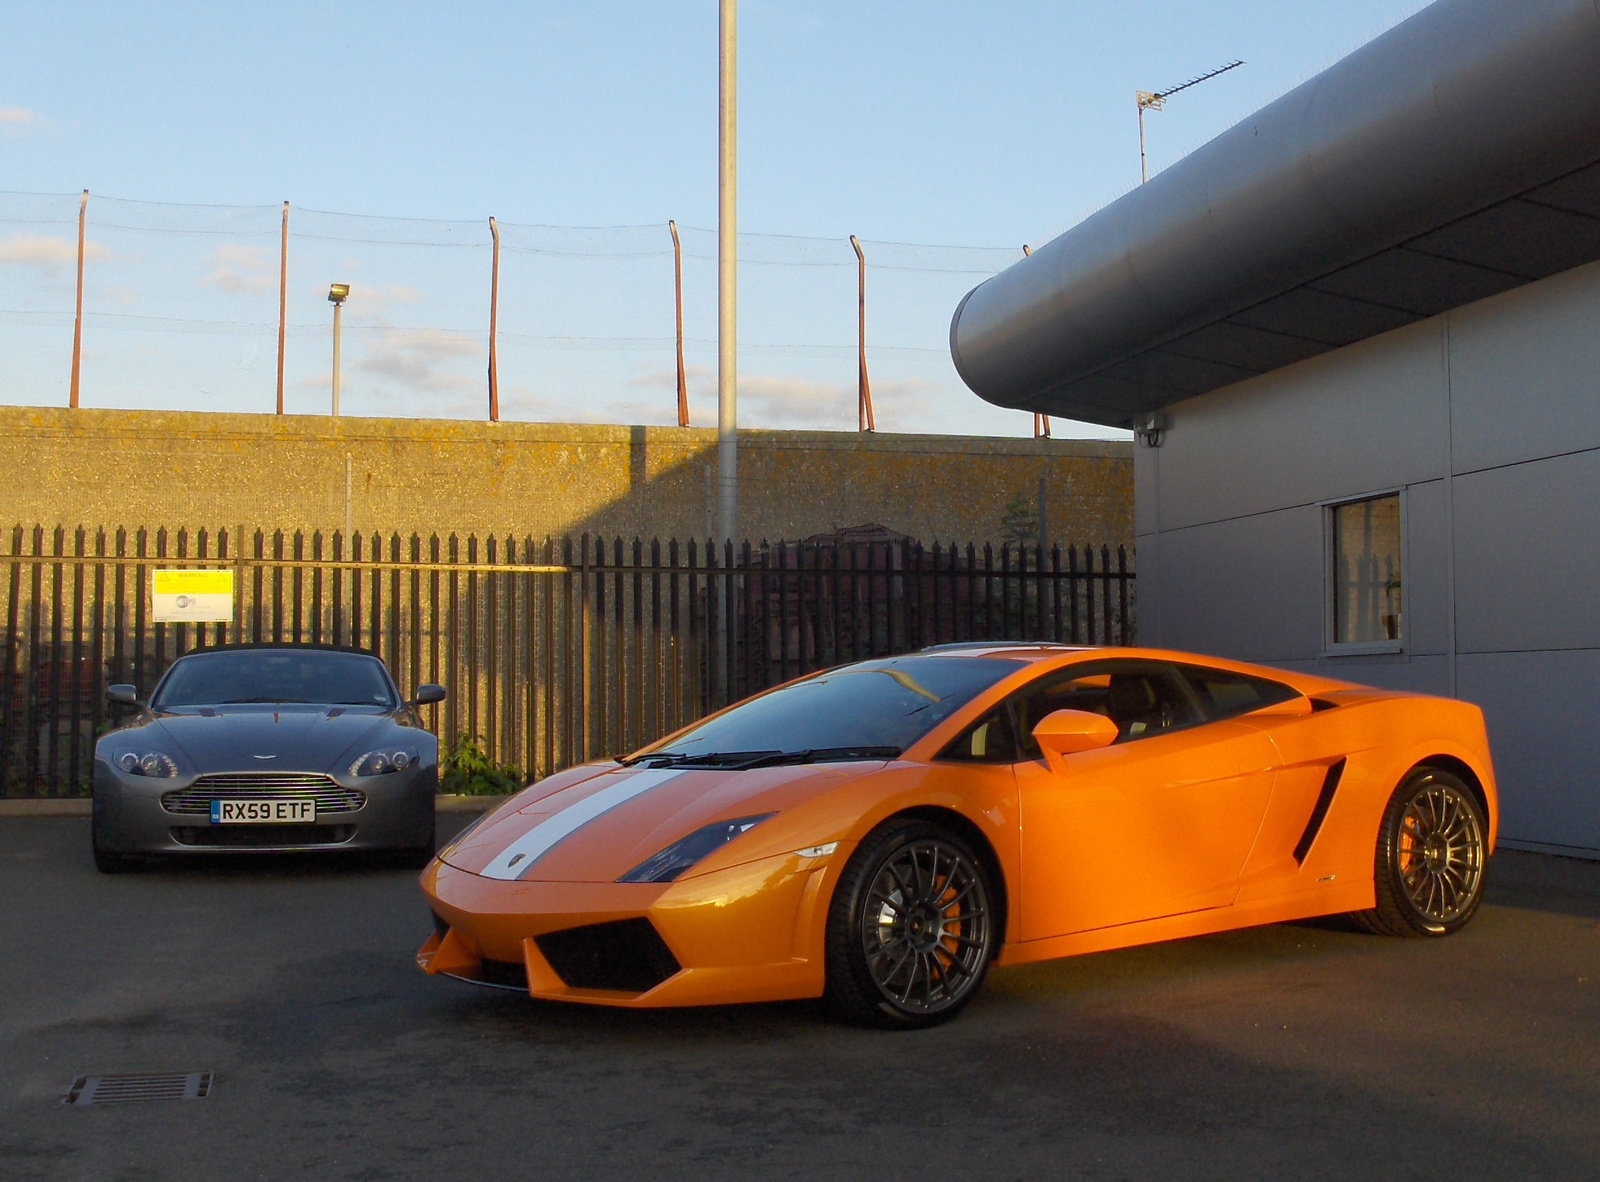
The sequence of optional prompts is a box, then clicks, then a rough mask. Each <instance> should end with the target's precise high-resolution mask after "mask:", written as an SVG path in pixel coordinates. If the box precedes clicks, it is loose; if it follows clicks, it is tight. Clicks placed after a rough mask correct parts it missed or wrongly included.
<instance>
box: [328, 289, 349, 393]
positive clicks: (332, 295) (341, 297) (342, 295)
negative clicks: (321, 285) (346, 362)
mask: <svg viewBox="0 0 1600 1182" xmlns="http://www.w3.org/2000/svg"><path fill="white" fill-rule="evenodd" d="M349 295H350V285H349V284H348V283H333V284H329V285H328V302H329V303H330V304H332V305H333V417H334V418H338V417H339V311H340V309H342V308H343V307H344V302H345V300H346V299H347V298H348V297H349Z"/></svg>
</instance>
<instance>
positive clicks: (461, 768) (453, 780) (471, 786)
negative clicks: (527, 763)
mask: <svg viewBox="0 0 1600 1182" xmlns="http://www.w3.org/2000/svg"><path fill="white" fill-rule="evenodd" d="M523 786H524V781H523V779H522V769H521V768H519V767H517V766H516V765H514V764H509V763H499V762H497V761H496V760H495V759H494V758H493V757H491V756H490V755H489V753H488V752H487V751H485V750H484V749H483V740H482V739H479V738H475V737H474V736H472V735H461V736H459V737H458V738H457V739H456V741H455V743H454V744H449V743H447V744H445V746H444V748H443V750H441V751H440V752H439V791H440V792H444V793H448V794H450V795H452V796H506V795H509V794H510V793H513V792H520V791H521V790H522V788H523Z"/></svg>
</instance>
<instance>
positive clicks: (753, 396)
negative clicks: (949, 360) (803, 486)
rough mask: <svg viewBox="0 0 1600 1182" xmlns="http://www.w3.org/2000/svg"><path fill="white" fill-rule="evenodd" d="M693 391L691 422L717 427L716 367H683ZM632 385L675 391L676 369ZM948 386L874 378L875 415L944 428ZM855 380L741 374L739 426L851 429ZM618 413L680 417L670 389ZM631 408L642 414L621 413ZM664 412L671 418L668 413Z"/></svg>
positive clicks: (901, 427) (644, 418)
mask: <svg viewBox="0 0 1600 1182" xmlns="http://www.w3.org/2000/svg"><path fill="white" fill-rule="evenodd" d="M684 378H685V384H686V385H687V387H688V394H689V421H690V422H691V423H693V424H694V425H696V426H701V427H709V426H714V425H715V424H716V421H717V381H716V372H715V371H714V370H712V369H710V368H709V367H707V366H703V365H689V366H685V367H684ZM628 385H630V386H639V387H644V388H649V389H660V390H664V391H672V390H675V389H676V388H677V385H678V372H677V370H675V369H665V370H656V371H653V372H651V373H646V374H640V375H639V376H638V377H635V378H631V379H629V381H628ZM943 392H944V391H943V388H942V387H941V386H939V385H938V384H937V383H936V382H930V381H927V380H926V379H923V378H909V379H904V380H896V379H878V380H875V381H873V382H872V411H873V420H874V422H875V424H876V426H877V428H878V430H880V431H909V432H919V431H938V430H940V429H942V427H943V418H944V416H943V411H942V410H941V408H940V406H939V397H938V396H940V395H941V394H943ZM856 399H857V392H856V384H855V383H854V382H819V381H811V380H808V379H806V378H799V377H793V376H784V375H779V374H740V375H739V425H740V426H741V427H755V428H768V429H782V428H788V429H793V430H801V431H806V430H810V431H849V430H853V429H854V428H855V427H856V425H857V423H858V422H859V419H858V417H857V413H856ZM606 409H607V411H608V412H613V411H614V412H617V414H615V415H613V416H612V417H611V418H610V419H609V420H608V421H611V422H619V421H621V422H635V423H654V422H672V423H675V422H677V403H676V401H675V400H673V399H672V398H671V396H670V394H669V395H668V396H667V397H666V398H664V399H663V400H662V401H661V402H660V403H659V404H657V403H655V402H649V403H644V402H613V403H610V404H609V405H608V406H607V408H606ZM624 413H631V414H634V415H637V416H639V417H634V418H620V417H618V415H620V414H624ZM663 415H665V416H666V417H664V418H663Z"/></svg>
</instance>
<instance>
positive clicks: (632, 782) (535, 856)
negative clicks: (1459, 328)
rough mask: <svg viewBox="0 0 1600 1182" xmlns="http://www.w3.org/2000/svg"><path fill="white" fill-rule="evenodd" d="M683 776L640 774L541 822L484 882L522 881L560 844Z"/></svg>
mask: <svg viewBox="0 0 1600 1182" xmlns="http://www.w3.org/2000/svg"><path fill="white" fill-rule="evenodd" d="M681 775H683V772H682V771H669V770H667V769H664V768H663V769H647V770H644V771H637V772H634V773H633V774H632V775H627V776H624V777H623V778H622V779H620V780H618V781H617V782H616V783H614V784H610V785H608V786H607V787H605V788H602V789H600V791H598V792H595V793H591V794H590V795H588V796H586V797H584V798H583V799H582V800H580V801H578V803H576V804H573V805H568V806H567V807H566V808H564V809H562V810H561V811H560V812H559V813H554V814H552V815H551V816H549V817H546V818H545V819H544V820H543V821H540V822H539V823H538V824H537V825H535V826H534V827H533V828H532V829H530V830H528V831H527V832H526V833H524V834H523V835H522V836H521V837H519V838H517V840H516V841H514V842H512V843H511V844H510V845H508V846H506V848H505V849H503V850H501V851H500V852H499V853H498V854H496V855H495V856H494V860H493V861H491V862H490V863H489V864H488V865H487V866H485V867H484V868H483V869H482V870H481V871H479V874H481V875H482V876H483V877H484V878H498V879H501V880H502V881H505V882H511V881H514V880H516V879H518V878H521V877H522V876H523V875H524V874H526V873H527V872H528V871H529V870H531V869H533V864H534V863H535V862H537V861H538V860H539V859H540V858H542V857H544V856H545V854H547V853H549V852H550V850H551V848H552V847H553V846H555V845H556V843H558V842H560V841H562V840H563V839H565V838H567V837H570V836H572V834H574V833H576V832H577V831H578V830H579V829H581V828H583V827H584V826H585V825H587V824H588V823H589V822H590V821H592V820H594V819H595V818H596V817H598V816H600V815H601V814H603V813H608V812H610V811H611V810H612V809H614V808H616V807H617V806H618V805H623V804H627V803H628V801H630V800H632V799H633V798H634V797H636V796H642V795H644V793H646V792H648V791H650V789H652V788H659V787H660V786H661V785H663V784H665V783H666V782H667V781H668V780H675V779H677V778H678V777H679V776H681Z"/></svg>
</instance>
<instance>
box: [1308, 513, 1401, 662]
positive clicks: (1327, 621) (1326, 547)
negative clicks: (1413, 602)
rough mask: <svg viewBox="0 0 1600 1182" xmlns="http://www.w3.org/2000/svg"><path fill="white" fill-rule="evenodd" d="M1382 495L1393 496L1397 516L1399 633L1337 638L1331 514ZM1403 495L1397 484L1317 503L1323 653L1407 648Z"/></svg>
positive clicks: (1375, 653)
mask: <svg viewBox="0 0 1600 1182" xmlns="http://www.w3.org/2000/svg"><path fill="white" fill-rule="evenodd" d="M1385 497H1394V498H1395V499H1396V501H1397V508H1398V510H1399V516H1400V629H1399V631H1400V635H1399V636H1398V637H1396V638H1395V639H1394V640H1339V639H1337V636H1338V631H1337V630H1338V616H1339V613H1338V588H1337V579H1338V572H1339V564H1338V557H1337V555H1336V554H1335V553H1334V547H1335V544H1336V538H1337V531H1336V530H1335V529H1334V514H1335V513H1336V512H1337V511H1338V510H1340V509H1343V508H1345V507H1347V506H1350V505H1359V504H1361V503H1363V502H1364V501H1379V500H1383V499H1384V498H1385ZM1406 499H1407V498H1406V486H1405V485H1400V486H1398V487H1395V488H1384V489H1377V490H1375V491H1373V492H1366V493H1362V494H1360V495H1359V496H1353V497H1338V498H1336V499H1334V500H1328V501H1319V502H1318V503H1317V509H1318V512H1319V513H1320V514H1321V515H1322V655H1323V656H1324V657H1364V656H1381V655H1386V654H1393V653H1403V652H1405V651H1406V639H1407V636H1408V634H1409V631H1410V629H1409V627H1408V625H1407V619H1408V617H1409V615H1410V610H1411V609H1410V607H1409V605H1408V594H1407V584H1408V582H1409V581H1410V575H1409V573H1408V572H1410V570H1411V540H1410V539H1411V534H1410V528H1409V526H1408V520H1409V517H1410V514H1409V512H1408V506H1407V504H1406Z"/></svg>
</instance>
